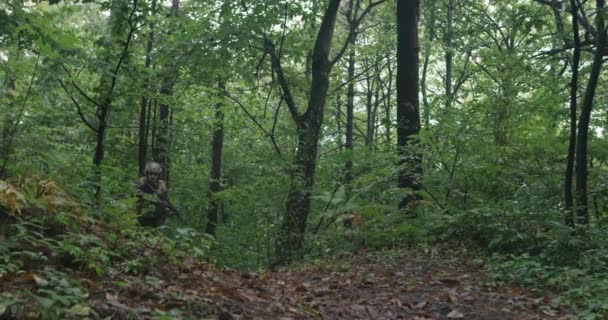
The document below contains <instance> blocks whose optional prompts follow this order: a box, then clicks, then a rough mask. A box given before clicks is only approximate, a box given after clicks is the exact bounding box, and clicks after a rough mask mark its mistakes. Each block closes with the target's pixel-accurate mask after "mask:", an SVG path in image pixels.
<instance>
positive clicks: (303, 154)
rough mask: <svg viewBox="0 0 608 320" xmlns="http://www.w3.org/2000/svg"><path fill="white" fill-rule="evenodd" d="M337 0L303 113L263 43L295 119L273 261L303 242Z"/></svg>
mask: <svg viewBox="0 0 608 320" xmlns="http://www.w3.org/2000/svg"><path fill="white" fill-rule="evenodd" d="M339 5H340V0H330V1H329V5H328V7H327V10H326V11H325V14H324V16H323V20H322V22H321V26H320V28H319V32H318V34H317V39H316V41H315V46H314V49H313V58H312V70H311V72H312V74H311V76H312V82H311V90H310V95H309V100H308V107H307V109H306V111H305V112H304V113H303V114H300V112H299V111H298V109H297V107H296V104H295V100H294V98H293V96H292V95H291V91H290V89H289V86H288V83H287V81H286V79H285V77H284V74H283V70H282V68H281V65H280V59H279V57H278V55H277V53H276V51H275V49H274V45H273V44H272V42H270V41H269V40H268V39H267V40H266V43H265V47H266V50H267V52H269V53H270V56H271V59H272V65H273V70H274V71H275V73H276V74H277V78H278V81H279V82H280V84H281V89H282V90H283V94H284V96H285V100H286V102H287V106H288V107H289V111H290V113H291V115H292V118H293V119H294V121H295V122H296V126H297V131H298V148H297V151H296V155H295V160H294V164H293V167H292V172H291V185H290V187H289V193H288V195H287V200H286V209H287V210H286V213H285V216H284V217H283V221H282V222H281V225H280V230H279V234H278V239H277V247H276V254H277V260H276V261H275V264H277V265H284V264H287V263H289V262H291V261H293V260H295V259H297V258H298V257H299V255H300V254H301V253H302V248H303V245H304V233H305V231H306V222H307V219H308V214H309V212H310V196H311V193H312V187H313V184H314V176H315V167H316V160H317V147H318V143H319V134H320V131H321V125H322V123H323V112H324V108H325V100H326V97H327V90H328V88H329V74H330V71H331V68H332V66H333V63H334V61H332V62H330V61H329V52H330V48H331V42H332V38H333V33H334V26H335V22H336V16H337V12H338V8H339Z"/></svg>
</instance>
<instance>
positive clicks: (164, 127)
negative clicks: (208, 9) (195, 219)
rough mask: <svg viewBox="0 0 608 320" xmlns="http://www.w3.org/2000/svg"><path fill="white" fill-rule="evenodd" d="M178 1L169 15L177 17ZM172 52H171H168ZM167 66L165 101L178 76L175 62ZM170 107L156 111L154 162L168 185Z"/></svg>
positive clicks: (173, 2) (164, 88) (164, 83)
mask: <svg viewBox="0 0 608 320" xmlns="http://www.w3.org/2000/svg"><path fill="white" fill-rule="evenodd" d="M179 6H180V0H172V5H171V15H172V16H177V12H178V10H179ZM173 32H174V30H169V31H168V32H167V35H168V36H170V35H171V34H173ZM169 52H172V50H169ZM168 61H169V62H168V64H167V65H166V66H165V71H164V77H163V80H162V83H161V89H160V93H161V95H163V96H164V97H165V98H166V99H169V98H171V97H172V96H173V85H174V84H175V81H176V79H177V76H178V74H177V73H178V69H177V66H176V65H175V62H174V61H173V60H172V59H169V60H168ZM170 109H171V106H170V105H169V102H167V101H166V100H165V101H163V102H162V103H161V104H160V106H159V110H158V115H159V118H158V132H157V144H156V147H157V151H156V152H155V154H156V157H157V158H156V161H157V162H159V163H160V164H161V165H162V166H163V168H164V171H163V174H164V177H163V178H164V180H165V182H166V183H167V185H169V182H170V181H169V177H170V172H171V158H170V157H169V150H170V145H171V133H170V119H169V116H170V114H171V110H170Z"/></svg>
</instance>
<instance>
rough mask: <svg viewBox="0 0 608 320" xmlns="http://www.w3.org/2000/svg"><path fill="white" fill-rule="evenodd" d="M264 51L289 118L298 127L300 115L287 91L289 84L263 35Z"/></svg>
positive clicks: (279, 61)
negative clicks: (269, 61)
mask: <svg viewBox="0 0 608 320" xmlns="http://www.w3.org/2000/svg"><path fill="white" fill-rule="evenodd" d="M264 51H265V52H267V53H268V54H269V55H270V60H271V63H272V70H273V71H274V72H275V73H276V75H277V78H278V80H279V84H280V85H281V89H282V90H283V98H285V103H287V108H289V113H290V114H291V117H292V118H293V120H294V121H295V122H296V124H297V125H298V126H299V125H301V122H302V120H301V119H302V115H300V112H299V111H298V108H297V106H296V102H295V100H294V99H293V96H292V94H291V90H290V89H289V84H288V83H287V79H286V78H285V74H284V73H283V68H282V67H281V59H279V57H278V55H277V52H276V49H275V47H274V43H272V40H270V39H269V38H268V37H267V36H266V35H264Z"/></svg>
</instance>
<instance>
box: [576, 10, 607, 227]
mask: <svg viewBox="0 0 608 320" xmlns="http://www.w3.org/2000/svg"><path fill="white" fill-rule="evenodd" d="M595 3H596V10H597V14H596V16H595V23H596V28H595V29H596V30H597V35H596V47H595V53H594V56H593V64H592V66H591V74H590V75H589V81H588V83H587V89H586V90H585V97H584V100H583V106H582V109H581V115H580V119H579V122H578V135H577V140H576V156H575V157H576V160H575V162H576V213H577V214H576V216H577V222H578V223H579V224H583V225H585V224H588V223H589V210H588V195H587V137H588V132H589V122H590V120H591V110H592V108H593V99H594V97H595V91H596V89H597V84H598V80H599V77H600V72H601V69H602V62H603V56H602V53H603V50H604V47H605V44H606V32H605V30H604V17H603V15H602V14H601V12H602V10H603V8H604V5H605V1H604V0H596V1H595Z"/></svg>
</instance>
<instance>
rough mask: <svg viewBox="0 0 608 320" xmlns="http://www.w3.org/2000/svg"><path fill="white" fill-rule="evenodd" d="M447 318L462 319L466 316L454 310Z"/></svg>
mask: <svg viewBox="0 0 608 320" xmlns="http://www.w3.org/2000/svg"><path fill="white" fill-rule="evenodd" d="M447 317H448V318H450V319H462V318H464V314H462V312H460V311H458V310H452V311H451V312H450V313H448V315H447Z"/></svg>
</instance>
